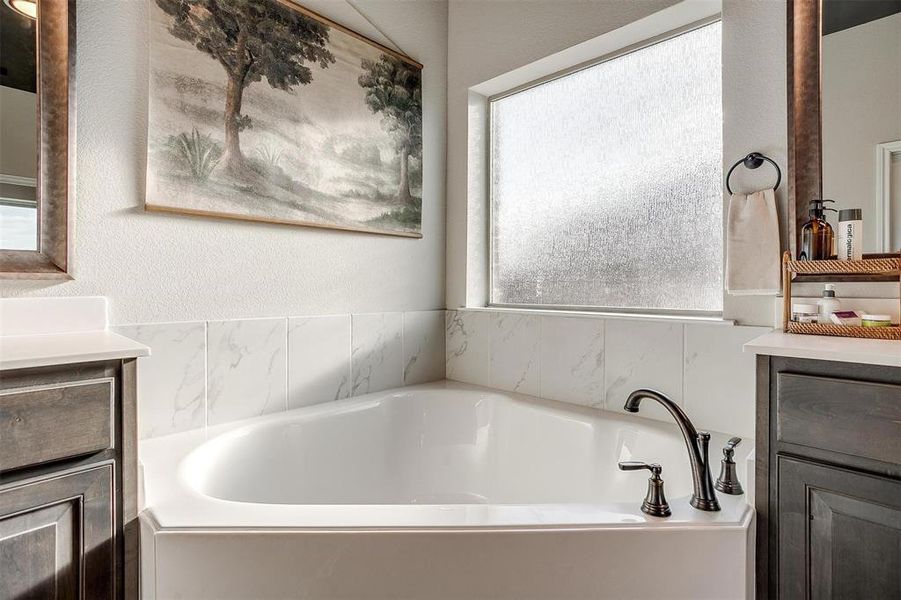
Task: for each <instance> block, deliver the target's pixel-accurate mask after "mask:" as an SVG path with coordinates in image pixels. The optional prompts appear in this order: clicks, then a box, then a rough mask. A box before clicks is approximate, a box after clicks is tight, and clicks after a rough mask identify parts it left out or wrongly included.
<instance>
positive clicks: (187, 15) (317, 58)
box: [156, 0, 335, 172]
mask: <svg viewBox="0 0 901 600" xmlns="http://www.w3.org/2000/svg"><path fill="white" fill-rule="evenodd" d="M156 3H157V5H159V7H160V8H162V9H163V11H165V12H166V13H167V14H169V15H171V16H172V17H174V19H173V21H172V25H170V27H169V32H170V33H171V34H172V35H174V36H175V37H177V38H178V39H180V40H184V41H186V42H189V43H191V44H194V47H196V48H197V49H198V50H200V51H201V52H205V53H207V54H209V55H210V56H212V57H213V58H215V59H216V60H217V61H218V62H219V64H221V65H222V68H224V69H225V72H226V74H227V75H228V86H227V87H226V90H225V162H226V165H227V166H228V167H229V168H230V169H231V170H232V171H234V172H244V171H245V170H246V165H245V161H244V154H243V153H242V152H241V141H240V132H241V130H242V129H245V128H247V127H250V124H251V121H250V118H249V117H246V116H242V115H241V101H242V98H243V96H244V89H245V88H247V86H249V85H250V84H252V83H255V82H257V81H260V80H262V78H263V77H266V81H267V82H268V83H269V85H271V86H272V87H274V88H277V89H280V90H285V91H291V90H292V89H293V86H296V85H306V84H308V83H310V82H311V81H312V80H313V73H312V71H311V70H310V68H309V67H308V66H307V65H306V64H305V63H306V62H312V63H316V64H318V65H319V66H320V67H321V68H323V69H324V68H326V67H328V66H329V64H330V63H333V62H335V57H334V56H332V53H331V52H329V51H328V49H327V48H326V44H327V43H328V27H327V26H326V25H324V24H323V23H319V22H318V21H315V20H313V19H312V18H310V17H307V16H306V15H304V14H302V13H299V12H296V11H292V10H290V9H289V8H287V7H285V6H282V5H281V4H279V3H278V2H264V1H260V0H156Z"/></svg>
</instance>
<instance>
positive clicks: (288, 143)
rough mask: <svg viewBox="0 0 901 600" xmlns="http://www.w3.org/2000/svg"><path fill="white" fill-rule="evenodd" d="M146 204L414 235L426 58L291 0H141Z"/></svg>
mask: <svg viewBox="0 0 901 600" xmlns="http://www.w3.org/2000/svg"><path fill="white" fill-rule="evenodd" d="M148 1H149V2H150V11H151V23H150V25H151V40H150V93H149V97H150V106H149V122H148V136H147V144H148V149H147V189H146V197H145V207H146V209H147V210H152V211H167V212H176V213H186V214H195V215H207V216H217V217H226V218H233V219H245V220H251V221H265V222H272V223H287V224H296V225H306V226H313V227H326V228H333V229H345V230H352V231H364V232H371V233H382V234H389V235H399V236H406V237H422V234H421V222H422V77H421V73H422V65H420V64H419V63H417V62H416V61H414V60H412V59H410V58H409V57H406V56H404V55H402V54H399V53H397V52H395V51H393V50H390V49H388V48H385V47H384V46H381V45H379V44H378V43H376V42H373V41H372V40H369V39H367V38H365V37H363V36H362V35H359V34H357V33H355V32H353V31H351V30H349V29H346V28H344V27H342V26H340V25H338V24H337V23H334V22H332V21H329V20H328V19H325V18H324V17H322V16H320V15H318V14H316V13H314V12H312V11H310V10H307V9H305V8H303V7H301V6H299V5H297V4H295V3H293V2H290V1H288V0H284V1H282V0H148Z"/></svg>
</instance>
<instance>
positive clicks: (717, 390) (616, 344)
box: [445, 310, 770, 438]
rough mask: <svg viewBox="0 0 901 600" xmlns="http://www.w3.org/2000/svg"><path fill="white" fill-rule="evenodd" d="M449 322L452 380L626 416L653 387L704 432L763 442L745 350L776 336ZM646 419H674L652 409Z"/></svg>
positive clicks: (719, 327) (627, 323) (489, 316)
mask: <svg viewBox="0 0 901 600" xmlns="http://www.w3.org/2000/svg"><path fill="white" fill-rule="evenodd" d="M445 322H446V336H447V352H446V360H447V366H446V372H447V378H448V379H453V380H456V381H463V382H466V383H473V384H476V385H485V386H489V387H494V388H499V389H503V390H509V391H517V392H521V393H524V394H531V395H536V396H540V397H542V398H548V399H550V400H559V401H563V402H570V403H574V404H582V405H585V406H592V407H595V408H602V409H606V410H611V411H619V412H621V411H622V406H623V404H624V403H625V400H626V397H627V396H628V394H629V393H630V392H631V391H633V390H635V389H637V388H641V387H649V388H654V389H657V390H660V391H662V392H664V393H666V394H667V395H668V396H670V397H671V398H672V399H673V400H675V401H676V402H677V403H679V405H680V406H682V408H683V409H685V410H686V412H688V415H689V416H690V417H691V418H692V420H693V421H694V423H695V424H696V425H697V426H698V427H701V428H707V429H712V430H715V431H722V432H725V433H731V434H738V435H741V436H744V437H748V438H753V437H754V404H755V400H754V393H755V391H754V356H753V355H752V354H745V353H743V352H742V345H743V344H744V343H745V342H747V341H749V340H751V339H753V338H755V337H757V336H759V335H762V334H764V333H766V332H768V331H770V328H768V327H744V326H730V325H725V324H704V323H684V322H678V321H674V322H670V321H652V320H638V319H634V320H633V319H621V318H616V319H603V318H600V317H580V316H546V315H527V314H525V315H524V314H521V313H511V312H503V311H497V312H492V311H478V310H476V311H471V310H461V311H447V314H446V317H445ZM641 415H642V416H644V417H649V418H654V419H660V420H665V421H671V420H672V417H670V416H669V414H667V413H666V412H665V410H664V409H663V408H662V407H659V406H656V405H654V404H653V403H647V402H646V403H644V404H642V408H641Z"/></svg>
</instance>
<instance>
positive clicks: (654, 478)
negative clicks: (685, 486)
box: [619, 460, 673, 517]
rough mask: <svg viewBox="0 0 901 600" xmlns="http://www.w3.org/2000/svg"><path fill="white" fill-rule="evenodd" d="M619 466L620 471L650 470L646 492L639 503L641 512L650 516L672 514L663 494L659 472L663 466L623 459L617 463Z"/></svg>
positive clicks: (661, 471)
mask: <svg viewBox="0 0 901 600" xmlns="http://www.w3.org/2000/svg"><path fill="white" fill-rule="evenodd" d="M619 468H620V470H621V471H639V470H641V469H647V470H648V471H650V472H651V477H650V478H649V479H648V493H647V495H646V496H645V499H644V502H642V503H641V512H643V513H645V514H648V515H651V516H652V517H668V516H670V515H671V514H673V511H671V510H670V507H669V504H668V503H667V501H666V496H665V495H664V494H663V479H661V478H660V474H661V473H663V467H661V466H660V465H658V464H657V463H646V462H641V461H639V460H624V461H622V462H620V463H619Z"/></svg>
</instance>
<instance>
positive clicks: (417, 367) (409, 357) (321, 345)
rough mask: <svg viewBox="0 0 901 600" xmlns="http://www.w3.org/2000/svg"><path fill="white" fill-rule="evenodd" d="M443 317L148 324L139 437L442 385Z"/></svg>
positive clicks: (132, 331) (140, 332)
mask: <svg viewBox="0 0 901 600" xmlns="http://www.w3.org/2000/svg"><path fill="white" fill-rule="evenodd" d="M444 322H445V317H444V311H443V310H437V311H418V312H408V313H399V312H398V313H374V314H359V315H327V316H311V317H288V318H266V319H238V320H230V321H206V322H205V321H195V322H183V323H148V324H142V325H123V326H118V327H114V328H113V329H114V330H115V331H117V332H118V333H121V334H123V335H125V336H127V337H130V338H132V339H135V340H137V341H140V342H142V343H144V344H146V345H148V346H150V348H151V352H152V354H151V356H149V357H147V358H141V359H139V360H138V429H139V434H140V437H141V438H150V437H157V436H161V435H166V434H170V433H177V432H181V431H187V430H190V429H198V428H202V427H206V426H208V425H210V426H211V425H218V424H220V423H226V422H229V421H234V420H238V419H245V418H248V417H253V416H258V415H263V414H268V413H273V412H278V411H285V410H291V409H294V408H299V407H302V406H308V405H311V404H318V403H321V402H329V401H333V400H340V399H342V398H347V397H349V396H357V395H362V394H366V393H369V392H377V391H381V390H384V389H389V388H393V387H400V386H402V385H415V384H417V383H426V382H428V381H437V380H440V379H444V375H445V373H444V368H445V340H444Z"/></svg>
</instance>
